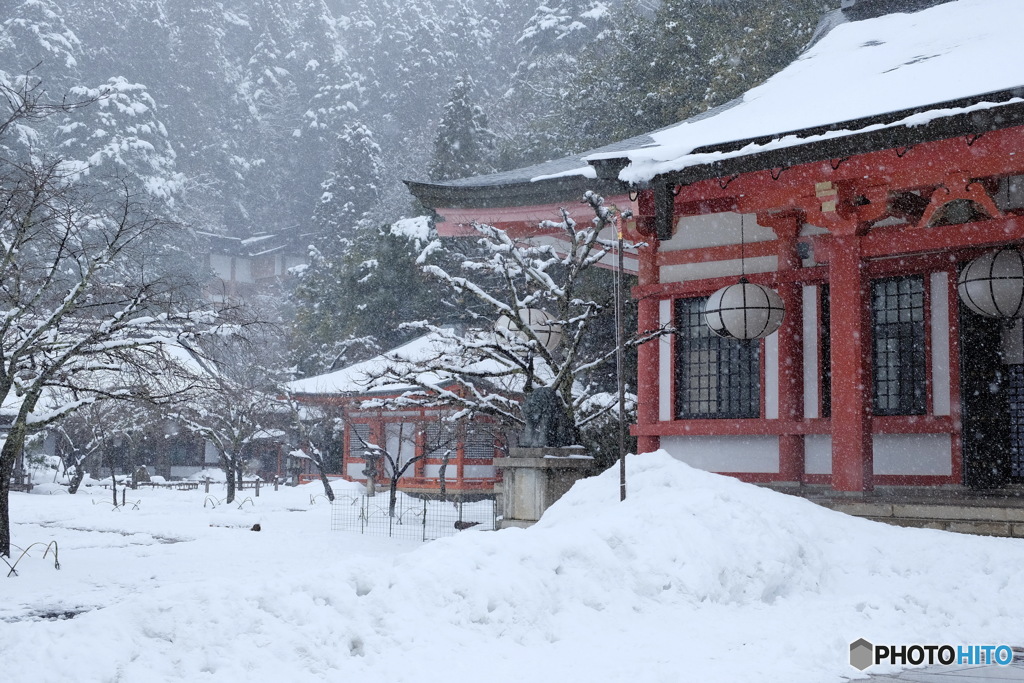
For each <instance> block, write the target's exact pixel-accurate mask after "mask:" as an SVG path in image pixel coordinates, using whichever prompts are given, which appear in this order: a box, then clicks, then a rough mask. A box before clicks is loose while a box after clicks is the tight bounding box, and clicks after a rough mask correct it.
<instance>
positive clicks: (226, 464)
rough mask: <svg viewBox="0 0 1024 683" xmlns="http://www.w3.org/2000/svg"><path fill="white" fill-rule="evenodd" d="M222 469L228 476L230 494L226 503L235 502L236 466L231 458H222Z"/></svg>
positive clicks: (226, 498) (228, 493)
mask: <svg viewBox="0 0 1024 683" xmlns="http://www.w3.org/2000/svg"><path fill="white" fill-rule="evenodd" d="M221 463H222V465H221V467H222V469H223V470H224V473H225V474H226V475H227V480H228V481H227V485H228V492H227V497H225V498H224V502H225V503H234V502H235V464H234V462H232V460H231V459H230V458H226V457H222V458H221Z"/></svg>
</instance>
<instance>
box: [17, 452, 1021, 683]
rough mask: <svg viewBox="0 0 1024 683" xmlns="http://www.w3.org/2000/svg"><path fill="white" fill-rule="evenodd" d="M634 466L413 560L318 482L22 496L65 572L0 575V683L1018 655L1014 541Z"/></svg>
mask: <svg viewBox="0 0 1024 683" xmlns="http://www.w3.org/2000/svg"><path fill="white" fill-rule="evenodd" d="M628 464H629V474H628V492H629V497H628V499H627V500H626V501H625V502H623V503H620V502H618V479H617V477H618V474H617V471H609V472H606V473H605V474H603V475H601V476H599V477H595V478H592V479H589V480H585V481H582V482H580V483H578V484H577V485H576V486H575V487H574V488H573V490H572V491H570V493H569V494H568V495H567V496H565V497H564V498H563V499H562V500H561V501H560V502H559V503H558V504H557V505H555V506H554V507H553V508H552V509H551V510H550V511H549V513H548V514H547V515H545V518H544V519H543V520H542V521H541V522H540V523H539V524H537V525H536V526H534V527H533V528H531V529H527V530H519V529H509V530H505V531H501V532H497V533H490V532H477V533H472V532H469V533H463V534H460V535H458V536H456V537H453V538H449V539H444V540H441V541H436V542H433V543H430V544H427V545H423V546H417V545H414V544H410V543H403V542H393V541H386V540H383V539H372V538H368V537H363V536H357V535H351V534H345V533H341V532H334V533H332V532H329V531H327V530H326V529H327V523H328V518H329V512H330V510H329V508H327V506H325V505H322V504H317V505H312V506H311V505H310V503H311V502H313V500H314V497H315V496H314V495H313V494H315V493H316V492H317V491H318V490H319V488H318V487H319V484H313V485H308V486H303V487H297V488H295V489H288V490H286V489H282V490H281V491H280V492H272V491H271V492H268V493H266V494H264V496H263V497H261V498H260V499H259V500H258V501H254V502H253V503H250V504H248V505H243V506H242V507H241V509H238V508H236V507H234V506H225V505H220V506H218V507H216V508H215V509H209V508H207V507H205V506H204V507H201V506H200V504H201V502H202V501H203V496H202V494H201V493H196V492H169V491H155V492H147V493H146V495H147V496H149V497H148V498H146V499H145V500H143V501H142V502H141V503H140V506H139V508H140V509H139V510H138V511H131V510H128V511H122V512H117V513H114V512H112V511H111V510H110V509H109V508H110V506H109V505H106V509H105V510H104V505H103V504H91V503H90V501H89V499H88V498H87V497H86V498H83V497H81V496H62V497H54V498H49V499H48V498H45V497H32V496H16V497H15V499H14V500H15V514H14V516H15V518H16V519H19V518H20V519H23V520H27V521H25V522H24V523H23V525H22V527H23V529H22V531H27V532H30V534H34V535H40V536H42V535H43V534H44V533H47V534H56V535H60V536H61V538H62V539H63V541H62V546H61V553H62V555H61V558H62V562H63V564H64V568H63V569H62V570H61V571H60V572H54V571H53V570H52V567H47V566H46V565H45V563H44V562H43V561H42V560H41V559H35V560H33V562H32V563H31V564H29V565H26V567H27V568H26V570H25V571H24V572H23V575H22V576H21V577H19V578H17V579H8V580H3V581H0V642H2V643H4V650H5V653H4V661H5V672H6V674H5V675H9V674H11V673H13V674H14V680H33V681H63V680H72V679H73V680H76V681H108V680H129V681H131V680H146V681H193V680H208V681H232V682H234V681H238V682H242V681H246V682H250V681H279V680H288V681H296V682H299V681H334V680H361V681H378V680H387V681H393V682H400V681H410V682H412V681H416V682H418V683H421V682H430V681H438V682H440V681H481V680H485V681H488V682H491V681H497V682H503V681H510V682H511V681H517V682H518V681H522V680H542V681H550V680H565V681H580V680H592V681H602V682H603V681H679V680H702V681H739V680H744V681H785V682H787V683H792V682H794V681H809V682H810V681H813V682H815V683H821V682H823V681H842V680H845V679H846V678H848V677H852V676H856V675H858V672H857V671H856V670H854V669H852V668H851V667H850V666H849V665H848V663H847V657H848V647H849V643H850V642H851V641H853V640H855V639H857V638H860V637H864V638H867V639H868V640H871V641H873V642H892V643H912V642H924V643H953V644H958V643H965V644H967V643H1003V642H1007V643H1009V644H1013V645H1019V644H1022V643H1020V642H1018V641H1019V640H1021V639H1024V636H1020V635H1019V634H1020V629H1019V622H1020V618H1019V615H1020V613H1021V612H1022V611H1024V578H1022V577H1021V575H1020V572H1019V571H1018V569H1017V568H1018V567H1019V566H1020V565H1021V563H1022V562H1024V543H1022V542H1021V541H1018V540H1009V539H992V538H981V537H971V536H961V535H956V534H948V533H943V532H938V531H927V530H912V529H898V528H894V527H887V526H884V525H880V524H875V523H872V522H868V521H864V520H858V519H854V518H851V517H847V516H844V515H841V514H839V513H835V512H832V511H829V510H826V509H823V508H819V507H817V506H815V505H813V504H811V503H808V502H806V501H803V500H800V499H796V498H793V497H789V496H786V495H783V494H778V493H774V492H772V491H768V490H765V489H761V488H757V487H754V486H750V485H746V484H742V483H739V482H737V481H735V480H732V479H729V478H726V477H721V476H716V475H712V474H708V473H705V472H701V471H698V470H694V469H691V468H689V467H687V466H686V465H684V464H682V463H680V462H678V461H675V460H673V459H672V458H671V457H669V456H668V455H667V454H665V453H654V454H646V455H643V456H639V457H632V458H631V459H630V460H629V463H628ZM139 495H140V496H141V495H142V493H140V494H139ZM129 497H131V496H129ZM76 498H77V500H76ZM307 499H308V500H307ZM29 503H31V505H29ZM57 520H59V521H57ZM254 521H259V522H260V523H261V524H262V527H263V531H262V532H260V533H253V532H251V531H249V528H250V527H251V524H252V523H253V522H254ZM23 535H24V533H16V538H17V537H20V536H23ZM46 610H49V611H50V612H51V613H52V612H54V611H57V610H62V611H69V612H75V611H80V613H77V615H76V616H74V618H72V619H45V618H41V617H40V615H41V614H43V613H44V612H45V611H46ZM1015 639H1016V640H1015ZM42 652H46V653H48V655H47V657H46V658H45V659H44V658H42V657H40V654H39V653H42ZM882 670H884V669H882V668H881V667H876V668H874V669H872V671H873V672H874V671H882Z"/></svg>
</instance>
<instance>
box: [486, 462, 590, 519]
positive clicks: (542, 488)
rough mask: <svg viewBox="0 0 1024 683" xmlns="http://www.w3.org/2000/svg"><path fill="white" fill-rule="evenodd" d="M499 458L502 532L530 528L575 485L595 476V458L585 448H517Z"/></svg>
mask: <svg viewBox="0 0 1024 683" xmlns="http://www.w3.org/2000/svg"><path fill="white" fill-rule="evenodd" d="M510 455H511V457H508V458H495V459H494V466H495V467H497V468H498V469H499V470H501V472H502V495H501V500H502V504H501V513H502V519H501V522H500V523H499V524H498V527H499V528H501V529H507V528H509V527H519V528H523V527H528V526H530V525H532V524H534V523H535V522H536V521H537V520H539V519H540V517H541V515H543V514H544V512H545V511H546V510H547V509H548V508H549V507H551V506H552V505H553V504H554V502H555V501H556V500H558V499H559V498H561V497H562V496H563V495H564V494H565V492H566V491H568V490H569V489H570V488H572V485H573V484H575V483H576V482H577V481H579V480H580V479H582V478H584V477H588V476H590V475H591V474H593V469H594V459H593V457H591V456H589V455H586V452H585V451H584V450H583V449H582V448H578V447H572V446H570V447H568V448H513V449H511V451H510Z"/></svg>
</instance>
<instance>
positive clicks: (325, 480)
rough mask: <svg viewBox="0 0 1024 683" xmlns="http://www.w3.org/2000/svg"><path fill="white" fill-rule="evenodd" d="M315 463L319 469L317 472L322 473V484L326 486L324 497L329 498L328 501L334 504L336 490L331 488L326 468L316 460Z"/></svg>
mask: <svg viewBox="0 0 1024 683" xmlns="http://www.w3.org/2000/svg"><path fill="white" fill-rule="evenodd" d="M313 462H315V463H316V468H317V470H319V471H320V482H321V483H322V484H323V485H324V495H325V496H327V500H329V501H331V502H332V503H333V502H334V489H332V488H331V482H330V480H329V479H328V478H327V473H326V472H324V468H323V467H322V466H321V465H320V463H319V462H317V461H316V460H314V461H313Z"/></svg>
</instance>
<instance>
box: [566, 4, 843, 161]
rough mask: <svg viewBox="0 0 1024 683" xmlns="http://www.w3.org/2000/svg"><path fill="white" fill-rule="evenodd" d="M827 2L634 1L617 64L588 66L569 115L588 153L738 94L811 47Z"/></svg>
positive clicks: (590, 61)
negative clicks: (649, 5)
mask: <svg viewBox="0 0 1024 683" xmlns="http://www.w3.org/2000/svg"><path fill="white" fill-rule="evenodd" d="M827 8H828V4H827V3H825V2H823V0H786V1H783V0H771V1H770V2H764V1H763V0H759V1H754V0H664V2H662V3H661V5H660V6H658V8H657V9H656V10H655V11H654V12H653V13H649V12H646V11H644V9H643V7H642V6H641V5H640V4H639V3H627V5H626V6H625V7H624V9H623V14H622V16H623V17H625V19H624V20H623V21H621V22H618V23H619V26H620V28H619V29H618V31H617V32H616V35H615V38H614V43H615V45H616V50H615V51H614V53H613V54H612V55H611V56H610V57H606V58H600V56H599V55H593V54H590V51H591V50H594V49H604V46H594V47H591V48H588V50H587V51H585V52H584V53H583V55H582V57H581V60H580V62H581V64H582V65H584V69H583V70H582V71H581V72H580V73H579V77H578V78H577V79H576V80H575V86H574V88H575V93H574V95H573V96H572V97H571V98H568V99H567V100H566V102H564V104H565V109H564V111H563V116H564V117H565V119H567V120H570V121H573V122H579V125H578V126H575V127H574V128H573V129H572V131H567V132H566V133H564V134H566V135H568V134H571V133H575V135H576V137H577V139H578V140H579V142H580V144H581V147H582V148H587V147H595V146H599V145H603V144H607V143H609V142H614V141H615V140H619V139H624V138H627V137H631V136H633V135H638V134H641V133H644V132H647V131H651V130H655V129H657V128H660V127H663V126H667V125H671V124H673V123H676V122H679V121H682V120H684V119H686V118H689V117H691V116H694V115H696V114H699V113H701V112H704V111H707V110H708V109H711V108H712V107H715V106H718V105H721V104H724V103H726V102H728V101H729V100H731V99H733V98H735V97H739V96H740V95H742V94H743V92H745V91H746V90H748V89H750V88H752V87H754V86H755V85H757V84H759V83H761V82H763V81H764V80H766V79H767V78H768V77H769V76H771V75H773V74H774V73H776V72H777V71H779V70H781V69H782V68H784V67H785V66H787V65H788V64H789V63H790V62H791V61H792V60H793V59H795V58H796V56H797V55H798V54H799V52H800V50H801V49H803V47H804V46H805V45H806V44H807V41H808V40H809V39H810V37H811V34H812V32H813V30H814V27H815V26H816V24H817V20H818V17H819V16H820V14H821V13H822V12H823V11H824V10H825V9H827Z"/></svg>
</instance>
